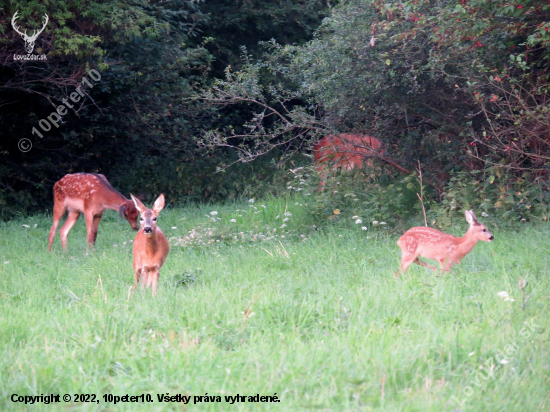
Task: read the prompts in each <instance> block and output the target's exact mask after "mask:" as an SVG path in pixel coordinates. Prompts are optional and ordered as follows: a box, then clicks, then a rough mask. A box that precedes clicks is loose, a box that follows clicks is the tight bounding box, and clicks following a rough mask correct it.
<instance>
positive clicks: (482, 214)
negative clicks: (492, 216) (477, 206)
mask: <svg viewBox="0 0 550 412" xmlns="http://www.w3.org/2000/svg"><path fill="white" fill-rule="evenodd" d="M481 216H483V217H489V215H488V214H487V213H485V212H481Z"/></svg>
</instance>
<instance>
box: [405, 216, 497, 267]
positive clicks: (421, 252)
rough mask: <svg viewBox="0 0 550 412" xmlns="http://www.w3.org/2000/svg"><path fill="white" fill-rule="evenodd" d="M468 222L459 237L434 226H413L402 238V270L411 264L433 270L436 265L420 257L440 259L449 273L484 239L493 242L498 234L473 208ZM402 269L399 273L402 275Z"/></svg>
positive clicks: (467, 219)
mask: <svg viewBox="0 0 550 412" xmlns="http://www.w3.org/2000/svg"><path fill="white" fill-rule="evenodd" d="M465 215H466V221H467V222H468V224H469V225H470V226H469V227H468V230H467V231H466V234H465V235H464V236H463V237H456V236H453V235H448V234H446V233H443V232H440V231H439V230H435V229H432V228H430V227H413V228H412V229H409V230H407V232H405V234H404V235H403V236H401V237H400V238H399V240H398V241H397V244H398V245H399V247H400V248H401V255H402V257H401V271H402V272H405V271H406V270H407V268H408V267H409V266H410V265H411V263H413V262H414V263H417V264H419V265H421V266H425V267H427V268H430V269H433V270H434V271H435V270H436V268H435V267H434V266H432V265H429V264H427V263H425V262H422V261H421V260H420V259H419V257H423V258H427V259H434V260H437V261H438V262H439V265H440V267H439V269H440V270H444V271H445V272H448V271H449V269H450V268H451V266H452V265H454V264H459V263H460V261H461V260H462V259H463V258H464V256H466V255H467V254H468V253H470V252H471V251H472V249H473V248H474V246H475V245H476V243H477V242H478V241H480V240H483V241H485V242H491V241H492V240H493V239H494V236H493V235H492V234H491V232H489V230H488V229H487V228H486V227H485V226H484V225H482V224H481V223H479V222H478V221H477V218H476V215H475V214H474V212H473V211H472V210H466V213H465ZM398 274H399V271H397V272H396V273H395V276H398Z"/></svg>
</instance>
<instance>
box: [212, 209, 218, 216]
mask: <svg viewBox="0 0 550 412" xmlns="http://www.w3.org/2000/svg"><path fill="white" fill-rule="evenodd" d="M210 214H211V215H212V216H216V215H217V214H218V212H216V211H215V210H214V211H212V212H210Z"/></svg>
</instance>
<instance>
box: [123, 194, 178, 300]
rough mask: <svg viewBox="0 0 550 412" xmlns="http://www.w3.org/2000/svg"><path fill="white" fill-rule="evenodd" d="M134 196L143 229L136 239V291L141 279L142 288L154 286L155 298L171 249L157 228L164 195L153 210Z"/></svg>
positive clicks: (156, 202) (156, 201) (159, 198)
mask: <svg viewBox="0 0 550 412" xmlns="http://www.w3.org/2000/svg"><path fill="white" fill-rule="evenodd" d="M130 196H132V200H133V201H134V203H135V205H136V208H137V210H139V213H140V214H141V216H140V219H139V220H140V224H141V229H140V230H139V232H137V235H136V238H135V239H134V278H135V282H134V290H135V289H136V287H137V284H138V282H139V279H140V277H141V279H142V283H141V287H142V288H143V287H145V286H147V287H149V286H152V289H153V296H155V295H156V294H157V285H158V281H159V276H160V272H159V271H160V268H161V267H162V265H163V264H164V261H165V260H166V256H168V252H169V251H170V247H169V246H168V240H166V236H164V233H162V230H160V228H159V227H158V226H157V217H158V215H159V213H160V211H161V210H162V209H163V208H164V195H163V194H161V195H160V196H159V197H158V199H157V200H155V204H154V205H153V208H152V209H147V208H146V207H145V205H144V204H143V203H142V202H141V201H140V200H139V199H137V198H136V197H134V196H133V195H130Z"/></svg>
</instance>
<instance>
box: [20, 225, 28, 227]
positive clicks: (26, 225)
mask: <svg viewBox="0 0 550 412" xmlns="http://www.w3.org/2000/svg"><path fill="white" fill-rule="evenodd" d="M21 226H23V227H30V226H29V225H21Z"/></svg>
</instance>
